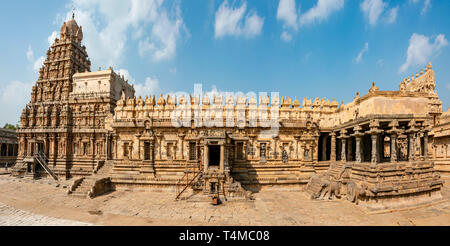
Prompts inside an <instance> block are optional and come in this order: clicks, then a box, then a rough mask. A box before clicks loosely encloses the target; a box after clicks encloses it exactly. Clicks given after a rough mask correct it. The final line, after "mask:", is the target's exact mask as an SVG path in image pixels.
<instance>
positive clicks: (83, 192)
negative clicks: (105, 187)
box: [70, 161, 113, 198]
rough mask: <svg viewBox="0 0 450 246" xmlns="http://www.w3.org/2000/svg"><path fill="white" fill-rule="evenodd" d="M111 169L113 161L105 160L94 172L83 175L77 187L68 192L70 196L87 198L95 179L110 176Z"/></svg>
mask: <svg viewBox="0 0 450 246" xmlns="http://www.w3.org/2000/svg"><path fill="white" fill-rule="evenodd" d="M112 170H113V162H109V161H108V162H106V163H105V164H104V165H103V167H101V168H100V169H99V170H98V171H97V173H96V174H93V175H91V176H87V177H85V178H84V179H83V180H82V181H81V182H80V183H79V184H78V186H77V187H74V190H73V191H72V192H71V193H70V195H71V196H74V197H81V198H88V197H89V192H90V191H91V190H92V188H93V187H94V185H95V183H96V181H97V180H100V179H104V178H107V177H110V176H111V175H110V173H111V171H112Z"/></svg>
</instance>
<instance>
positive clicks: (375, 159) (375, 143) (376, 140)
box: [371, 134, 378, 164]
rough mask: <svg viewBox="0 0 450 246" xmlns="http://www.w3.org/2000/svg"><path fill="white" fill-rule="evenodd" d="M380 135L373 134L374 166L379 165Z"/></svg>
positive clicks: (372, 160)
mask: <svg viewBox="0 0 450 246" xmlns="http://www.w3.org/2000/svg"><path fill="white" fill-rule="evenodd" d="M377 143H378V135H377V134H372V158H371V162H372V163H373V164H375V163H378V144H377Z"/></svg>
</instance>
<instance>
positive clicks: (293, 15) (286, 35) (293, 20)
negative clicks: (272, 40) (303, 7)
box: [277, 0, 298, 42]
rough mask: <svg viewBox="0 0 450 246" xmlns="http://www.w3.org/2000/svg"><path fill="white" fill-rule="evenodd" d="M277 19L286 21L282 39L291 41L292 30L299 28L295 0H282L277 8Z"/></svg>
mask: <svg viewBox="0 0 450 246" xmlns="http://www.w3.org/2000/svg"><path fill="white" fill-rule="evenodd" d="M277 20H279V21H282V22H284V23H283V29H284V31H283V32H282V33H281V39H282V40H284V41H286V42H290V41H291V40H292V34H291V33H290V31H291V30H293V31H297V29H298V16H297V7H296V6H295V0H280V2H279V4H278V10H277ZM289 29H291V30H289Z"/></svg>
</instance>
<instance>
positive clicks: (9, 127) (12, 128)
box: [3, 123, 18, 130]
mask: <svg viewBox="0 0 450 246" xmlns="http://www.w3.org/2000/svg"><path fill="white" fill-rule="evenodd" d="M3 128H6V129H10V130H17V128H18V126H14V125H13V124H9V123H6V124H5V126H4V127H3Z"/></svg>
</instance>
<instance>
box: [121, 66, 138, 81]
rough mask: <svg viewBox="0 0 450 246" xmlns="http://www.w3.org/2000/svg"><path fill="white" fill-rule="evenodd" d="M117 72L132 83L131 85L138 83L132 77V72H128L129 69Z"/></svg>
mask: <svg viewBox="0 0 450 246" xmlns="http://www.w3.org/2000/svg"><path fill="white" fill-rule="evenodd" d="M117 72H118V73H119V74H120V75H121V76H122V75H123V77H124V78H125V80H128V82H130V83H134V82H136V80H135V79H134V78H133V77H132V76H131V75H130V72H128V70H127V69H119V70H118V71H117Z"/></svg>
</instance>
